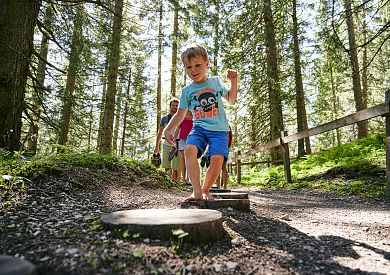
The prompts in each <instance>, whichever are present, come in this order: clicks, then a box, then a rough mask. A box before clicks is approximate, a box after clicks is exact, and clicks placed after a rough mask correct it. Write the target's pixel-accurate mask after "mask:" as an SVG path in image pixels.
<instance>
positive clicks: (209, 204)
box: [180, 199, 250, 212]
mask: <svg viewBox="0 0 390 275" xmlns="http://www.w3.org/2000/svg"><path fill="white" fill-rule="evenodd" d="M180 206H181V208H189V207H191V206H197V207H199V208H207V209H219V208H228V207H231V208H233V209H236V210H240V211H245V212H249V211H250V201H249V199H215V200H212V201H185V202H182V203H181V205H180Z"/></svg>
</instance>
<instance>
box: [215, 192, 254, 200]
mask: <svg viewBox="0 0 390 275" xmlns="http://www.w3.org/2000/svg"><path fill="white" fill-rule="evenodd" d="M212 195H213V197H214V198H216V199H248V198H249V197H248V193H238V192H231V193H212Z"/></svg>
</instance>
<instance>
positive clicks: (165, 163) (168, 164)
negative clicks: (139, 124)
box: [154, 99, 179, 181]
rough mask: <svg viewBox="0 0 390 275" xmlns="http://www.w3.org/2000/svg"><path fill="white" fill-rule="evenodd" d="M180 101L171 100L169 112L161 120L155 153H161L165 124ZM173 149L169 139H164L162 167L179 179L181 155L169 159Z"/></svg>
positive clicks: (175, 179)
mask: <svg viewBox="0 0 390 275" xmlns="http://www.w3.org/2000/svg"><path fill="white" fill-rule="evenodd" d="M178 105H179V101H178V100H177V99H172V100H171V101H169V114H168V115H166V116H164V117H163V118H162V119H161V122H160V128H159V130H158V134H157V137H156V146H155V148H154V154H159V153H160V141H161V137H162V134H163V131H164V128H165V126H167V124H168V123H169V121H170V120H171V118H172V117H173V115H174V114H175V113H176V112H177V107H178ZM173 131H174V130H173ZM171 150H172V146H171V145H170V144H169V143H168V141H167V140H165V141H164V143H163V146H162V156H161V167H162V168H165V171H166V172H169V174H170V175H171V177H172V179H173V180H174V181H177V180H178V171H177V170H178V168H179V157H178V156H174V157H173V159H172V160H168V156H169V152H170V151H171Z"/></svg>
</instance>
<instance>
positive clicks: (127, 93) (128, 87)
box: [121, 71, 131, 157]
mask: <svg viewBox="0 0 390 275" xmlns="http://www.w3.org/2000/svg"><path fill="white" fill-rule="evenodd" d="M130 85H131V71H130V72H129V79H128V80H127V89H126V100H125V111H124V114H123V128H122V143H121V156H122V157H123V155H124V153H125V140H126V129H127V114H128V112H129V100H130Z"/></svg>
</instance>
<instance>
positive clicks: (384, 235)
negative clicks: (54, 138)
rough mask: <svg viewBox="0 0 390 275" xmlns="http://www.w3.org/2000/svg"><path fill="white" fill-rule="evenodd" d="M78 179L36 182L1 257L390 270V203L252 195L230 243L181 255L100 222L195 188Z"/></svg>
mask: <svg viewBox="0 0 390 275" xmlns="http://www.w3.org/2000/svg"><path fill="white" fill-rule="evenodd" d="M78 173H80V171H78ZM83 173H84V172H83ZM75 176H76V175H75V174H71V173H70V174H66V175H64V176H63V177H62V178H58V177H44V178H41V179H36V180H34V185H33V186H30V187H28V188H27V189H26V193H25V194H24V195H22V196H21V197H20V201H19V203H18V204H17V205H16V206H14V207H7V208H3V209H0V254H6V255H11V256H16V257H20V258H24V259H26V260H29V261H30V262H32V263H33V264H34V265H36V266H37V268H38V270H39V272H40V273H41V274H371V275H374V274H390V220H389V218H390V205H389V204H388V203H381V202H366V201H363V200H357V199H353V198H337V197H335V196H330V195H324V194H322V193H317V192H312V191H294V190H293V191H287V190H282V191H255V190H244V191H248V192H249V193H250V199H251V209H252V211H251V212H249V213H244V212H239V211H236V210H233V209H222V210H221V212H222V213H223V217H224V229H225V230H226V232H227V235H226V237H225V238H224V239H222V240H220V241H218V242H216V243H213V244H210V245H208V246H200V247H188V246H187V245H181V246H180V247H179V250H178V251H175V250H174V249H173V245H174V244H177V242H176V241H175V240H172V241H161V240H150V239H148V238H144V237H142V236H141V237H138V236H134V237H133V238H129V237H128V238H126V239H124V238H123V236H119V235H116V234H115V233H114V232H109V231H107V230H105V229H104V228H102V227H101V225H100V223H99V220H100V216H101V215H102V214H103V213H107V212H111V211H116V210H123V209H140V208H177V207H179V204H180V201H181V200H182V199H183V198H184V197H185V196H186V195H188V194H187V192H184V191H179V190H173V189H166V188H161V187H160V183H158V182H152V181H138V182H137V183H134V182H133V179H131V178H126V177H125V176H123V174H120V173H118V174H117V175H115V174H112V173H111V174H110V175H109V180H107V181H105V180H103V181H102V180H100V181H99V180H98V179H97V178H94V175H93V174H85V179H86V180H88V182H90V183H89V184H88V185H86V184H85V185H84V188H80V184H74V183H71V182H70V181H69V178H75ZM78 181H80V180H79V179H78ZM240 191H243V190H240ZM140 251H141V252H142V253H139V252H140ZM0 273H1V272H0Z"/></svg>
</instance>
